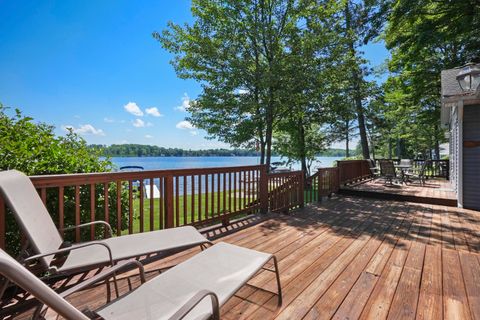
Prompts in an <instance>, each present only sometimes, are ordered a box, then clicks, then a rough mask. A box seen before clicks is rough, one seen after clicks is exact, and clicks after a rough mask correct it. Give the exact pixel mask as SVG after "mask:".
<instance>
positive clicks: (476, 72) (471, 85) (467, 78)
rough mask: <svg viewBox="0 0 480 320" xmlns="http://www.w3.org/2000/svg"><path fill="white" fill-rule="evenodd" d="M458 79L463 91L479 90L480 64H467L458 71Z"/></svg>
mask: <svg viewBox="0 0 480 320" xmlns="http://www.w3.org/2000/svg"><path fill="white" fill-rule="evenodd" d="M457 81H458V84H459V85H460V87H461V88H462V90H463V92H465V93H475V92H478V91H479V89H480V64H474V63H468V64H466V65H465V66H464V67H463V68H462V69H461V70H460V72H459V73H458V75H457Z"/></svg>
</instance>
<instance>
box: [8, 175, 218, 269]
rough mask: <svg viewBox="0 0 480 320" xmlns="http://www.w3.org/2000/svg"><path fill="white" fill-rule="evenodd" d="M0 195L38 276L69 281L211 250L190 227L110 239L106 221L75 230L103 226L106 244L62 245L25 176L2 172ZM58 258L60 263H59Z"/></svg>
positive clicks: (207, 242)
mask: <svg viewBox="0 0 480 320" xmlns="http://www.w3.org/2000/svg"><path fill="white" fill-rule="evenodd" d="M0 194H1V196H3V199H4V200H5V201H6V203H7V205H8V206H9V208H10V209H11V211H12V212H13V214H14V216H15V219H16V221H17V223H18V225H19V227H20V229H21V231H22V232H23V233H24V234H25V236H26V239H27V242H28V251H29V252H28V253H29V254H30V253H32V254H33V255H29V256H27V257H26V258H25V259H24V260H23V262H24V263H25V264H26V265H27V264H33V263H36V265H38V264H39V266H40V267H41V268H40V269H41V272H44V271H48V272H49V273H50V274H55V275H72V274H75V273H79V272H84V271H88V270H92V269H96V268H99V267H104V266H113V265H114V264H115V263H117V262H118V261H120V260H125V259H129V258H139V257H141V256H147V257H148V260H147V258H146V259H144V262H146V261H148V262H150V261H153V260H157V259H159V258H161V257H164V256H165V255H167V254H171V253H174V252H178V251H181V250H184V249H187V248H192V247H194V246H201V247H202V248H203V247H204V246H205V245H206V244H211V243H210V241H209V240H208V239H206V238H205V237H204V236H202V234H200V232H198V231H197V229H195V228H194V227H192V226H184V227H178V228H173V229H165V230H159V231H151V232H145V233H137V234H131V235H125V236H120V237H111V227H110V225H109V224H108V223H106V222H105V221H94V222H90V223H85V224H81V225H78V226H75V227H73V228H82V227H86V226H91V225H92V224H101V225H103V226H104V227H105V228H107V230H108V231H109V233H110V237H109V238H105V239H102V240H96V241H89V242H83V243H78V244H66V243H65V242H64V241H63V239H62V237H61V236H60V233H59V232H58V230H57V228H56V226H55V224H54V223H53V220H52V218H51V216H50V214H49V213H48V211H47V209H46V207H45V205H44V204H43V202H42V200H41V199H40V197H39V195H38V193H37V191H36V189H35V187H34V186H33V184H32V182H31V181H30V179H29V178H28V177H27V176H26V175H25V174H23V173H21V172H19V171H16V170H10V171H3V172H0ZM30 251H32V252H30ZM59 256H61V259H59V260H60V261H57V260H58V259H57V258H58V257H59Z"/></svg>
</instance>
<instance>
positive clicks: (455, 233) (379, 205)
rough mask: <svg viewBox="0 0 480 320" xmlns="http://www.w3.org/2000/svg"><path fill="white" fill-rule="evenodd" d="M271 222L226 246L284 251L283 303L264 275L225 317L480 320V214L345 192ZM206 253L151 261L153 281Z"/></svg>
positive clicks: (82, 301) (79, 297)
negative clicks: (161, 270) (168, 269)
mask: <svg viewBox="0 0 480 320" xmlns="http://www.w3.org/2000/svg"><path fill="white" fill-rule="evenodd" d="M267 217H268V218H267V219H265V220H262V221H260V222H259V223H256V224H255V225H253V226H251V227H247V228H244V229H241V230H239V231H235V230H230V231H235V232H233V233H231V234H229V235H227V236H223V237H221V238H219V239H217V240H216V241H226V242H230V243H234V244H236V245H240V246H244V247H248V248H252V249H256V250H260V251H264V252H270V253H273V254H275V255H276V256H277V257H278V259H279V267H280V273H281V282H282V287H283V291H284V303H283V306H282V307H281V308H278V307H277V305H276V303H277V298H276V296H275V294H273V293H271V292H276V290H275V289H276V287H275V285H276V283H275V279H274V276H273V274H272V273H270V272H265V271H263V272H260V273H259V274H258V275H257V276H256V277H255V278H254V279H253V280H251V281H250V282H249V284H248V285H246V286H244V287H243V288H241V289H240V290H239V291H238V292H237V294H236V295H235V296H234V297H232V298H231V299H230V300H229V301H228V302H227V303H226V305H224V307H223V308H222V319H259V320H267V319H479V318H480V273H479V270H480V260H479V259H480V255H479V254H478V253H479V251H480V238H479V234H480V212H477V211H471V210H463V209H458V208H453V207H443V206H436V205H427V204H416V203H409V202H394V201H385V200H373V199H362V198H357V197H344V196H340V197H337V198H334V199H331V200H328V201H327V202H324V203H322V205H321V206H307V207H306V208H304V209H302V210H297V211H296V212H294V213H292V214H291V215H288V216H287V215H269V216H267ZM236 227H239V226H238V225H236V226H235V228H236ZM232 228H234V227H229V228H228V229H232ZM225 230H227V229H224V230H223V231H225ZM196 252H197V250H190V251H187V252H184V253H181V254H178V255H176V256H172V257H169V258H167V259H164V260H162V261H159V262H156V263H152V264H150V265H148V266H147V269H148V270H150V271H151V272H150V273H149V277H153V276H155V275H156V274H158V269H159V268H162V267H166V266H169V265H172V264H176V263H178V262H181V261H183V260H185V259H187V258H188V257H190V256H192V255H193V254H195V253H196ZM199 276H201V274H199ZM137 284H138V279H137V276H135V275H134V274H133V273H132V274H131V275H130V274H127V275H123V276H122V280H121V285H122V286H121V287H122V291H124V292H126V291H128V290H129V289H130V288H132V287H133V288H134V287H135V286H136V285H137ZM105 296H106V295H105V286H99V287H97V288H94V289H90V290H88V291H84V292H80V293H78V294H76V295H75V296H73V297H72V298H71V301H72V303H73V304H74V305H76V306H78V307H80V308H84V307H87V306H88V307H89V308H90V309H95V308H96V307H98V306H100V305H102V304H104V303H105Z"/></svg>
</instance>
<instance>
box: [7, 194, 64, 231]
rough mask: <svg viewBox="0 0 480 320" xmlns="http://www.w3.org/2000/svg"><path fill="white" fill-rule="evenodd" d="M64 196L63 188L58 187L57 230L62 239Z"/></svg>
mask: <svg viewBox="0 0 480 320" xmlns="http://www.w3.org/2000/svg"><path fill="white" fill-rule="evenodd" d="M64 194H65V190H64V188H63V186H61V187H58V228H59V229H60V230H62V231H61V233H60V234H61V236H62V237H63V236H64V234H65V233H64V232H63V228H65V216H64V212H65V203H64V202H65V199H64ZM0 210H1V203H0Z"/></svg>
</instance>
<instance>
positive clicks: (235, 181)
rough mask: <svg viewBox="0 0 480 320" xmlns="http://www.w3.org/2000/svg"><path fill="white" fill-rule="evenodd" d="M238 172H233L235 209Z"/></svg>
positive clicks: (234, 205)
mask: <svg viewBox="0 0 480 320" xmlns="http://www.w3.org/2000/svg"><path fill="white" fill-rule="evenodd" d="M237 195H238V190H237V172H236V171H235V172H234V173H233V211H237Z"/></svg>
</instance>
